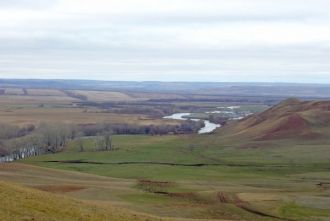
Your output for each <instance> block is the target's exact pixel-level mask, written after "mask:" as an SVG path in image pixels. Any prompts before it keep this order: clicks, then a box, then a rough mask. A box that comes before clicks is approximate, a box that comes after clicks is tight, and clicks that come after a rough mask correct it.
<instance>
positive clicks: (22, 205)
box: [0, 182, 153, 221]
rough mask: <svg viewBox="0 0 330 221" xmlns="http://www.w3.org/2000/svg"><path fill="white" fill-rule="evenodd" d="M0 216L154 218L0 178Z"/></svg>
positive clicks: (96, 219) (116, 220) (97, 219)
mask: <svg viewBox="0 0 330 221" xmlns="http://www.w3.org/2000/svg"><path fill="white" fill-rule="evenodd" d="M0 198H1V201H2V202H1V205H0V217H1V220H10V221H16V220H17V221H21V220H37V221H39V220H40V221H41V220H45V221H46V220H47V221H49V220H54V221H55V220H61V221H66V220H67V221H69V220H70V221H74V220H77V221H78V220H79V221H83V220H86V221H87V220H88V221H101V220H102V221H103V220H113V221H126V220H141V221H142V220H153V218H151V217H147V216H143V215H133V214H131V213H129V212H127V211H124V210H120V209H116V208H113V207H109V206H102V205H98V204H95V203H87V202H84V201H81V200H75V199H72V198H69V197H65V196H59V195H54V194H51V193H47V192H44V191H39V190H35V189H31V188H27V187H22V186H18V185H16V184H12V183H7V182H0Z"/></svg>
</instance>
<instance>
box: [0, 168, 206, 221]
mask: <svg viewBox="0 0 330 221" xmlns="http://www.w3.org/2000/svg"><path fill="white" fill-rule="evenodd" d="M0 178H1V179H0V199H1V200H2V203H0V220H11V221H16V220H19V221H21V220H36V221H37V220H40V221H41V220H42V221H43V220H47V221H48V220H61V221H62V220H64V221H65V220H70V221H71V220H82V221H84V220H95V221H98V220H100V221H101V220H102V221H103V220H111V221H113V220H114V221H116V220H118V221H121V220H123V221H124V220H125V221H126V220H136V221H138V220H149V221H152V220H158V221H161V220H164V221H165V220H166V221H167V220H168V221H191V220H194V221H197V220H199V219H181V218H172V219H170V218H159V217H156V216H152V215H147V214H143V213H138V212H134V211H132V210H130V209H128V208H131V205H130V204H129V203H125V202H123V201H122V199H121V196H122V194H137V193H140V190H138V189H135V188H133V187H134V185H135V181H134V180H129V179H118V178H109V177H102V176H97V175H90V174H85V173H79V172H70V171H63V170H56V169H47V168H41V167H37V166H30V165H25V164H20V163H7V164H0ZM23 186H24V187H23ZM27 187H29V188H27ZM31 187H32V188H31ZM38 189H42V190H43V191H40V190H38ZM54 190H56V191H54ZM59 190H61V191H59ZM62 190H66V191H62ZM67 190H70V191H67ZM54 193H56V194H54ZM72 197H73V198H72ZM119 207H121V208H119ZM200 220H202V219H200Z"/></svg>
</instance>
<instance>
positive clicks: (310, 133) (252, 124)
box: [232, 99, 330, 140]
mask: <svg viewBox="0 0 330 221" xmlns="http://www.w3.org/2000/svg"><path fill="white" fill-rule="evenodd" d="M232 127H233V128H232V131H233V133H234V135H240V136H245V137H249V138H253V139H255V140H269V139H285V138H316V137H320V136H323V135H324V133H325V131H324V130H325V129H327V128H328V129H330V101H299V100H298V99H287V100H285V101H283V102H281V103H279V104H278V105H276V106H274V107H272V108H270V109H268V110H266V111H264V112H262V113H259V114H255V115H252V116H250V117H248V118H245V119H243V120H241V121H240V122H239V123H237V124H235V125H233V126H232ZM323 131H324V133H323Z"/></svg>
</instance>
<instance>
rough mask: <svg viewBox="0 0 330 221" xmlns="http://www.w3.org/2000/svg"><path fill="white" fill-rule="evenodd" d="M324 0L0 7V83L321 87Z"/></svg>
mask: <svg viewBox="0 0 330 221" xmlns="http://www.w3.org/2000/svg"><path fill="white" fill-rule="evenodd" d="M329 8H330V1H329V0H304V1H301V0H0V78H53V79H54V78H55V79H59V78H62V79H97V80H137V81H144V80H161V81H220V82H221V81H225V82H230V81H240V82H243V81H262V82H265V81H268V82H269V81H275V82H313V83H315V82H318V83H330V13H329Z"/></svg>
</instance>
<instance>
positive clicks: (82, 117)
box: [0, 107, 177, 125]
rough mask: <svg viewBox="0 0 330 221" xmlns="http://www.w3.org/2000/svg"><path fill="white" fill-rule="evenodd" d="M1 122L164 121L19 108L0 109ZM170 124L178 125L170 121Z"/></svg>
mask: <svg viewBox="0 0 330 221" xmlns="http://www.w3.org/2000/svg"><path fill="white" fill-rule="evenodd" d="M0 122H1V123H9V124H16V125H24V124H39V123H41V122H62V123H68V124H93V123H112V124H116V123H117V124H125V123H126V124H137V125H150V124H154V125H161V124H164V122H165V121H164V120H162V119H152V118H148V117H146V116H144V115H132V114H117V113H107V112H102V111H101V110H97V109H89V110H87V111H86V109H83V108H27V107H26V108H18V109H12V110H6V109H2V110H1V109H0ZM166 122H167V123H168V124H177V122H176V121H171V120H168V121H166Z"/></svg>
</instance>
